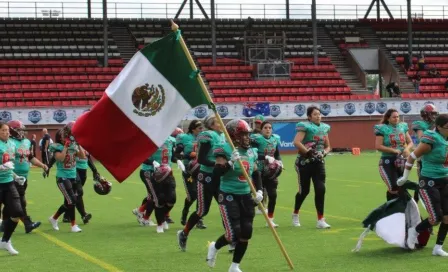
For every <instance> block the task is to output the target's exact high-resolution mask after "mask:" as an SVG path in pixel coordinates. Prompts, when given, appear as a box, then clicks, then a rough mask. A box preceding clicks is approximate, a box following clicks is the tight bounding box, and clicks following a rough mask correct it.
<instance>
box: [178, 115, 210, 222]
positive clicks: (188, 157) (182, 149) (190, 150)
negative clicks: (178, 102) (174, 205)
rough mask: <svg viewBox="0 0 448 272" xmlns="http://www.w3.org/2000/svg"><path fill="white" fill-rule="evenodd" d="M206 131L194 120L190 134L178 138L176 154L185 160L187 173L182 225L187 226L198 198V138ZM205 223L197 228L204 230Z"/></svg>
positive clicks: (185, 176)
mask: <svg viewBox="0 0 448 272" xmlns="http://www.w3.org/2000/svg"><path fill="white" fill-rule="evenodd" d="M203 130H204V127H203V125H202V122H201V121H200V120H193V121H191V122H190V124H189V125H188V132H187V133H184V134H179V135H177V137H176V150H175V152H174V154H175V156H176V157H177V158H178V159H183V163H184V165H185V167H186V171H184V172H182V180H183V182H184V187H185V193H186V195H187V196H186V197H185V201H184V208H183V209H182V218H181V220H180V222H181V224H182V225H183V226H185V224H186V223H187V216H188V212H189V210H190V207H191V205H193V203H194V201H196V199H197V197H198V191H197V175H198V172H199V164H198V163H197V152H198V142H197V139H196V138H197V136H198V135H199V133H201V132H202V131H203ZM203 226H204V223H203V221H202V219H201V220H199V222H198V223H197V224H196V227H197V228H203Z"/></svg>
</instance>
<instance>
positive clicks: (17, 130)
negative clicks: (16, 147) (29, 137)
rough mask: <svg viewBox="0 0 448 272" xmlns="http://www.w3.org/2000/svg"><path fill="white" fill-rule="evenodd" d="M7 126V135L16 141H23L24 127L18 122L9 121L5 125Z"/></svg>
mask: <svg viewBox="0 0 448 272" xmlns="http://www.w3.org/2000/svg"><path fill="white" fill-rule="evenodd" d="M7 125H8V126H9V134H10V135H11V137H12V138H14V139H16V140H19V141H21V140H23V139H24V138H25V126H24V125H23V123H22V122H20V121H19V120H11V121H9V122H8V123H7Z"/></svg>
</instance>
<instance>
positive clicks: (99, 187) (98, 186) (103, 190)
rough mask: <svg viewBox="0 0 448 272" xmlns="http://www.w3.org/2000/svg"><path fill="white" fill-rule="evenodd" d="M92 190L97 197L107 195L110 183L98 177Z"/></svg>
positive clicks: (110, 186) (110, 187) (110, 188)
mask: <svg viewBox="0 0 448 272" xmlns="http://www.w3.org/2000/svg"><path fill="white" fill-rule="evenodd" d="M93 189H94V190H95V192H96V193H97V194H99V195H107V194H109V193H110V191H111V190H112V183H110V182H109V181H107V180H106V179H105V178H104V177H100V178H99V179H98V180H95V183H94V184H93Z"/></svg>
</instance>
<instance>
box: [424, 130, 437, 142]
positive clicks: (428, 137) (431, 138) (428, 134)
mask: <svg viewBox="0 0 448 272" xmlns="http://www.w3.org/2000/svg"><path fill="white" fill-rule="evenodd" d="M436 134H437V132H435V131H432V130H426V131H425V132H423V135H422V137H421V138H420V142H422V143H425V144H434V143H435V142H436V141H437V135H436Z"/></svg>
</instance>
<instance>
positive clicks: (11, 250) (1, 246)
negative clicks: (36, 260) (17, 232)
mask: <svg viewBox="0 0 448 272" xmlns="http://www.w3.org/2000/svg"><path fill="white" fill-rule="evenodd" d="M0 249H4V250H6V251H8V252H9V254H11V255H17V254H19V252H18V251H17V250H15V249H14V248H13V247H12V244H11V240H9V241H8V242H0Z"/></svg>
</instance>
